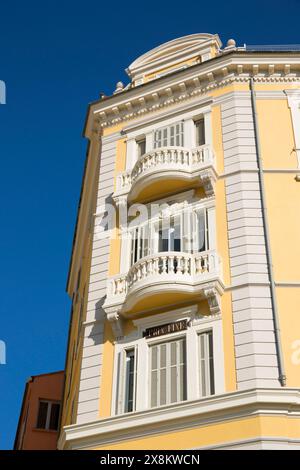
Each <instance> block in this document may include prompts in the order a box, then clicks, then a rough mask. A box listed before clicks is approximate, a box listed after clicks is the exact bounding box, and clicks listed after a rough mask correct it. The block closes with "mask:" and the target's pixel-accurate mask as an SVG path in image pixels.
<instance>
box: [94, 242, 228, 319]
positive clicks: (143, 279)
mask: <svg viewBox="0 0 300 470" xmlns="http://www.w3.org/2000/svg"><path fill="white" fill-rule="evenodd" d="M222 286H223V283H222V281H221V261H220V259H219V256H218V255H217V253H216V251H214V250H210V251H206V252H200V253H196V254H191V253H184V252H163V253H158V254H155V255H151V256H147V257H145V258H142V259H140V260H139V261H138V262H136V263H135V264H134V265H133V266H131V268H130V269H129V271H128V272H127V273H126V274H120V275H117V276H114V277H111V278H109V279H108V284H107V296H106V301H105V304H104V306H103V307H104V309H105V310H106V312H107V313H108V318H109V316H110V315H111V316H112V318H113V319H115V318H116V315H117V314H119V313H121V315H122V316H125V317H129V316H130V315H132V314H135V313H136V312H139V311H143V310H147V309H155V308H161V307H163V306H167V305H171V304H174V303H176V302H185V301H189V300H190V299H191V298H192V297H195V295H197V298H198V299H203V298H206V299H207V300H208V301H209V306H210V310H211V312H212V313H217V312H218V311H219V303H218V295H219V294H220V293H221V292H222ZM112 318H110V319H112Z"/></svg>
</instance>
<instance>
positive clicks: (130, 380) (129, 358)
mask: <svg viewBox="0 0 300 470" xmlns="http://www.w3.org/2000/svg"><path fill="white" fill-rule="evenodd" d="M134 368H135V366H134V350H133V349H132V350H130V351H126V383H125V387H126V389H125V411H128V412H130V411H133V397H134V395H133V394H134V381H135V370H134Z"/></svg>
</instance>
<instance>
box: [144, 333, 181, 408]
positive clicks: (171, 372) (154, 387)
mask: <svg viewBox="0 0 300 470" xmlns="http://www.w3.org/2000/svg"><path fill="white" fill-rule="evenodd" d="M150 384H151V391H150V406H151V407H155V406H161V405H166V404H169V403H176V402H178V401H183V400H186V343H185V338H182V339H178V340H176V341H170V342H168V343H162V344H156V345H153V346H151V347H150Z"/></svg>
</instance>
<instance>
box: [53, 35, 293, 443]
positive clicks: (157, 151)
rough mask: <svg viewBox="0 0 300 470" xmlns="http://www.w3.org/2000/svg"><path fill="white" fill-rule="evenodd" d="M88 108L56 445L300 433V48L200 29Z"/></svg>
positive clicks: (150, 56)
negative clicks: (243, 41) (251, 42)
mask: <svg viewBox="0 0 300 470" xmlns="http://www.w3.org/2000/svg"><path fill="white" fill-rule="evenodd" d="M126 71H127V74H128V76H129V78H130V82H129V84H128V85H126V86H124V85H123V83H121V82H118V83H117V86H116V90H115V92H114V93H113V95H112V96H108V97H106V96H101V98H100V99H99V100H98V101H96V102H94V103H92V104H91V105H90V106H89V108H88V113H87V119H86V124H85V131H84V132H85V136H86V138H87V139H88V150H87V160H86V167H85V173H84V177H83V184H82V192H81V198H80V204H79V209H78V219H77V224H76V231H75V236H74V243H73V251H72V258H71V263H70V272H69V278H68V283H67V291H68V293H69V295H70V297H71V298H72V301H73V302H72V321H71V326H70V335H69V346H68V356H67V368H66V384H65V394H64V401H63V413H62V423H61V429H60V438H59V448H60V449H300V415H299V412H300V393H299V388H300V315H299V305H300V269H299V266H300V245H299V240H300V218H299V209H300V47H297V46H281V47H276V46H246V45H245V46H243V47H237V46H236V43H235V41H233V40H229V41H228V42H227V45H226V46H225V47H222V44H221V41H220V38H219V36H218V35H213V34H193V35H190V36H186V37H182V38H179V39H175V40H173V41H170V42H167V43H165V44H163V45H161V46H159V47H156V48H155V49H153V50H151V51H150V52H147V53H146V54H144V55H142V56H141V57H139V58H138V59H137V60H135V61H134V62H133V63H132V64H131V65H130V66H129V67H128V69H127V70H126Z"/></svg>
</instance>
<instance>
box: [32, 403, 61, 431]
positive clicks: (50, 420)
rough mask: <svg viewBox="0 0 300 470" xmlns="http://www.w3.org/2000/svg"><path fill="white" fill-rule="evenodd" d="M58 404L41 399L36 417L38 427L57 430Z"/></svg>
mask: <svg viewBox="0 0 300 470" xmlns="http://www.w3.org/2000/svg"><path fill="white" fill-rule="evenodd" d="M59 410H60V404H59V403H55V402H51V401H44V400H41V401H40V403H39V411H38V418H37V425H36V427H37V428H38V429H51V430H53V431H57V429H58V421H59Z"/></svg>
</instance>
